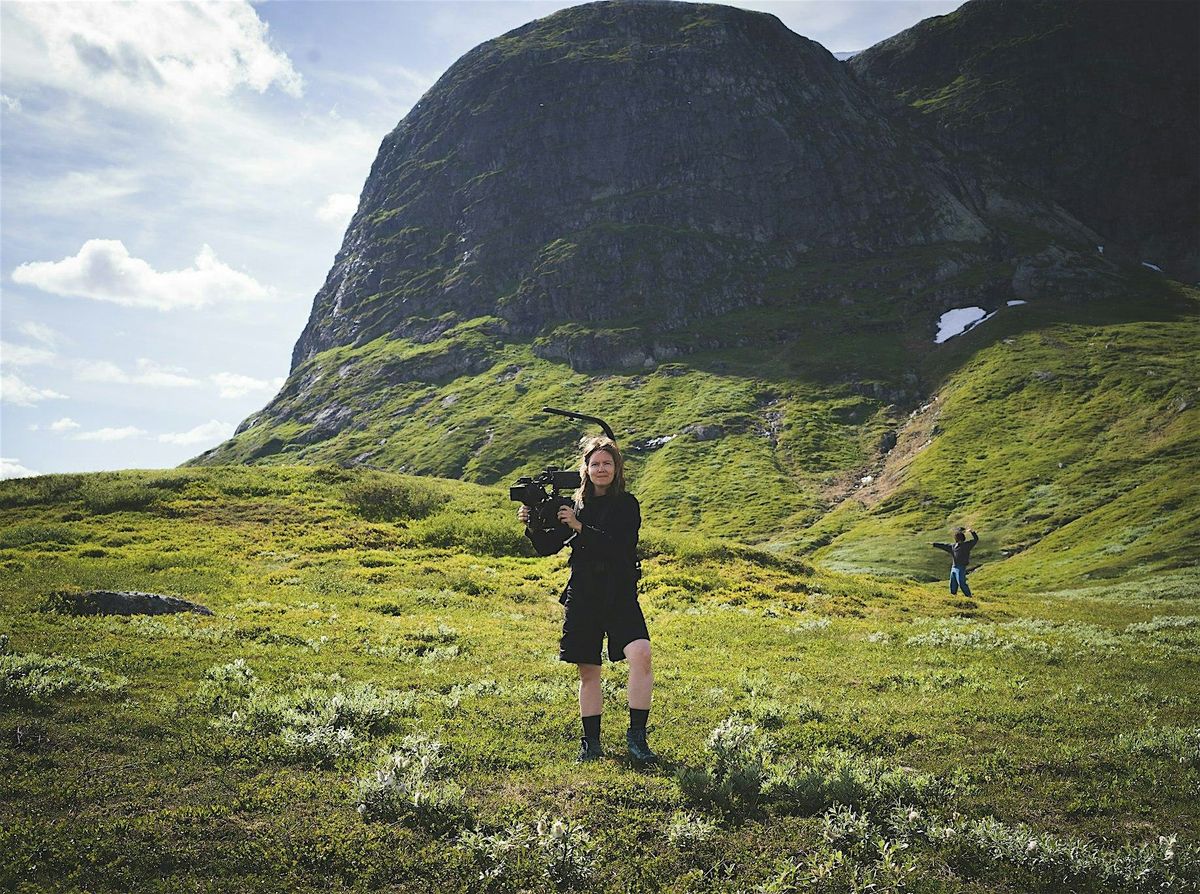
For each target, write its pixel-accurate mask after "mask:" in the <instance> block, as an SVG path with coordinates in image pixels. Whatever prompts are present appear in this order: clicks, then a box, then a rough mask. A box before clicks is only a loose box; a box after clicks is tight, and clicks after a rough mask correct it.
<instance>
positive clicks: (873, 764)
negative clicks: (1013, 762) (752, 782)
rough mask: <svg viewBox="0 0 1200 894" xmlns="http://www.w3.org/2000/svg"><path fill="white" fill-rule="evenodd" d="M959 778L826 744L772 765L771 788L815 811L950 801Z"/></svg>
mask: <svg viewBox="0 0 1200 894" xmlns="http://www.w3.org/2000/svg"><path fill="white" fill-rule="evenodd" d="M958 786H959V783H958V782H957V781H956V780H953V781H948V780H943V779H939V778H938V777H935V776H931V775H929V774H927V773H919V772H917V771H915V770H909V769H904V768H896V767H888V766H887V765H886V764H885V763H884V761H883V760H882V759H880V758H876V757H869V756H866V755H860V754H855V753H853V752H849V751H841V750H822V751H818V752H815V753H814V754H812V755H810V756H808V757H807V758H804V759H802V760H799V761H791V762H787V763H781V764H777V765H775V766H773V767H772V772H771V779H770V781H769V783H768V784H767V785H766V786H765V790H766V793H767V794H768V795H769V796H770V797H771V798H772V799H774V800H777V801H779V802H781V804H782V805H783V806H785V807H786V808H787V809H789V810H791V811H794V812H796V813H799V814H801V815H806V816H811V815H814V814H817V813H820V812H821V811H822V810H825V809H827V808H830V807H834V806H837V805H841V806H845V807H852V808H856V809H858V810H865V809H877V808H881V807H884V806H886V805H888V804H893V803H896V802H898V801H899V802H904V803H906V804H913V805H923V804H926V803H930V802H933V801H937V802H945V801H946V800H948V799H949V798H950V797H952V796H953V795H954V793H955V792H956V791H957V789H958Z"/></svg>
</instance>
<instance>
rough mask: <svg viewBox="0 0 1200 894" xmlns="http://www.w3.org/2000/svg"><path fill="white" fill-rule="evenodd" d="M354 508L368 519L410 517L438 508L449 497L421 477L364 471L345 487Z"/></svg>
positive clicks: (381, 519) (416, 516)
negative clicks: (405, 477)
mask: <svg viewBox="0 0 1200 894" xmlns="http://www.w3.org/2000/svg"><path fill="white" fill-rule="evenodd" d="M342 498H343V499H344V500H345V501H346V503H347V504H348V505H349V506H350V508H351V510H353V511H354V513H355V514H356V515H358V516H360V517H361V518H365V519H366V520H368V521H408V520H412V519H420V518H425V517H426V516H428V515H431V514H432V513H434V512H436V511H437V509H438V508H439V507H441V506H442V505H443V504H444V503H445V502H446V501H447V500H448V499H449V498H448V497H446V496H445V495H444V494H442V493H440V492H438V491H437V490H435V489H434V488H432V487H430V486H429V485H427V484H424V483H422V482H419V481H413V480H411V479H402V478H397V477H394V476H390V475H380V474H375V475H364V476H363V477H361V478H359V479H357V480H355V481H352V482H351V483H349V484H347V485H346V486H345V487H344V488H343V489H342Z"/></svg>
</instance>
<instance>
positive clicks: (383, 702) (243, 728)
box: [198, 658, 412, 766]
mask: <svg viewBox="0 0 1200 894" xmlns="http://www.w3.org/2000/svg"><path fill="white" fill-rule="evenodd" d="M205 676H206V680H205V681H204V682H203V683H202V684H201V686H200V689H199V692H198V697H199V699H200V701H201V703H202V704H204V705H205V706H206V707H207V708H208V709H209V710H210V711H212V712H213V713H214V714H216V715H217V716H216V718H215V719H214V720H213V721H212V725H213V727H214V728H216V729H218V730H220V731H222V732H224V733H226V734H227V735H230V736H233V737H235V738H237V739H241V740H243V741H245V742H247V743H253V744H261V745H265V746H266V747H267V749H268V751H269V752H271V751H273V752H274V753H275V754H276V756H278V757H282V758H283V759H285V760H298V761H301V762H303V763H308V764H314V765H319V766H324V765H328V764H332V763H335V762H337V761H338V760H341V759H342V758H345V757H349V756H350V755H352V754H354V753H355V752H356V751H357V750H358V748H359V747H360V745H361V744H362V740H363V739H364V738H365V737H368V736H370V735H372V734H374V733H378V732H382V731H385V730H387V729H389V728H390V727H391V725H392V723H393V722H394V721H395V719H396V718H397V717H399V716H400V715H401V714H403V713H407V712H408V711H410V710H411V708H412V697H411V696H408V695H402V694H401V693H399V692H394V691H391V690H380V689H377V688H375V687H374V686H373V685H371V684H370V683H359V684H355V685H351V686H346V685H345V682H346V681H345V680H344V679H343V678H342V677H340V676H338V675H336V674H334V675H332V676H330V677H320V675H316V676H310V677H307V678H305V680H306V682H307V685H302V686H301V687H299V688H298V689H293V690H290V691H278V690H275V689H272V688H271V687H269V686H266V685H264V684H263V683H261V682H260V681H259V679H258V678H257V677H256V676H255V674H254V671H253V670H251V669H250V667H249V666H248V665H247V664H246V662H245V660H244V659H241V658H239V659H237V660H236V661H233V662H231V663H229V664H223V665H216V666H214V667H211V668H209V669H208V671H207V672H206V674H205Z"/></svg>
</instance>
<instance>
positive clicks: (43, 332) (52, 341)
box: [17, 320, 59, 348]
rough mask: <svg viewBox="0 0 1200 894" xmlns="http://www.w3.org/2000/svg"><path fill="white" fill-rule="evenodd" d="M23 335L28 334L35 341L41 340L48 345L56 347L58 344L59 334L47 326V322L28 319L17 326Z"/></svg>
mask: <svg viewBox="0 0 1200 894" xmlns="http://www.w3.org/2000/svg"><path fill="white" fill-rule="evenodd" d="M17 329H18V330H19V331H20V333H21V334H22V335H27V336H29V337H30V338H32V339H33V340H34V341H40V342H41V343H42V344H44V345H46V346H47V347H51V348H53V347H55V346H56V345H57V344H58V340H59V334H58V333H57V332H55V331H54V330H53V329H51V328H50V327H49V326H47V325H46V324H45V323H35V322H34V321H32V320H28V321H26V322H24V323H22V324H21V325H20V326H18V327H17Z"/></svg>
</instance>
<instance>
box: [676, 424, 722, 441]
mask: <svg viewBox="0 0 1200 894" xmlns="http://www.w3.org/2000/svg"><path fill="white" fill-rule="evenodd" d="M683 433H684V434H685V435H691V436H692V437H693V438H695V439H696V440H697V441H716V440H717V439H719V438H722V437H724V436H725V430H724V429H723V428H721V426H719V425H712V424H709V423H703V422H696V423H693V424H692V425H685V426H684V427H683Z"/></svg>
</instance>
